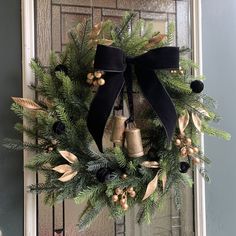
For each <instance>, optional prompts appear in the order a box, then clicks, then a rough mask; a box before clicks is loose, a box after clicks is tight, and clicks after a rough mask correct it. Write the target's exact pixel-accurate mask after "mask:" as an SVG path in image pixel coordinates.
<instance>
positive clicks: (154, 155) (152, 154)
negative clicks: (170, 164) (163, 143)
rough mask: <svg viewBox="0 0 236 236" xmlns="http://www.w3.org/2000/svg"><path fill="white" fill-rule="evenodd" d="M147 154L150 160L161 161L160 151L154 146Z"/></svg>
mask: <svg viewBox="0 0 236 236" xmlns="http://www.w3.org/2000/svg"><path fill="white" fill-rule="evenodd" d="M147 156H148V160H149V161H157V162H158V161H160V157H159V156H158V151H157V150H156V149H155V148H153V147H151V148H150V149H149V150H148V153H147Z"/></svg>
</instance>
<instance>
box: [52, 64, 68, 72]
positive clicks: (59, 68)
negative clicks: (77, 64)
mask: <svg viewBox="0 0 236 236" xmlns="http://www.w3.org/2000/svg"><path fill="white" fill-rule="evenodd" d="M54 71H55V72H58V71H60V72H64V73H65V75H68V68H67V67H66V66H65V65H62V64H59V65H57V66H56V67H55V69H54Z"/></svg>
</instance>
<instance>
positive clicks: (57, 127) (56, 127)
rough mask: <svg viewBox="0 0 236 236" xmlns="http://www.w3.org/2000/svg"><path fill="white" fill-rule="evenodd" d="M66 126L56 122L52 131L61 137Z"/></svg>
mask: <svg viewBox="0 0 236 236" xmlns="http://www.w3.org/2000/svg"><path fill="white" fill-rule="evenodd" d="M65 129H66V126H65V125H64V124H63V123H62V122H61V121H56V122H55V123H54V124H53V126H52V130H53V132H54V133H55V134H58V135H61V134H63V133H64V132H65Z"/></svg>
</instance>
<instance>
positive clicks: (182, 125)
mask: <svg viewBox="0 0 236 236" xmlns="http://www.w3.org/2000/svg"><path fill="white" fill-rule="evenodd" d="M178 121H179V130H180V134H184V130H185V129H186V128H187V126H188V123H189V113H188V111H186V112H185V114H184V115H182V116H180V117H179V120H178Z"/></svg>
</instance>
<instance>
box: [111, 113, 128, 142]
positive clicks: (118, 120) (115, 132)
mask: <svg viewBox="0 0 236 236" xmlns="http://www.w3.org/2000/svg"><path fill="white" fill-rule="evenodd" d="M126 120H127V117H124V116H118V115H117V116H115V117H114V121H113V127H112V134H111V141H112V142H113V143H115V144H122V143H123V140H124V132H125V121H126Z"/></svg>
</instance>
